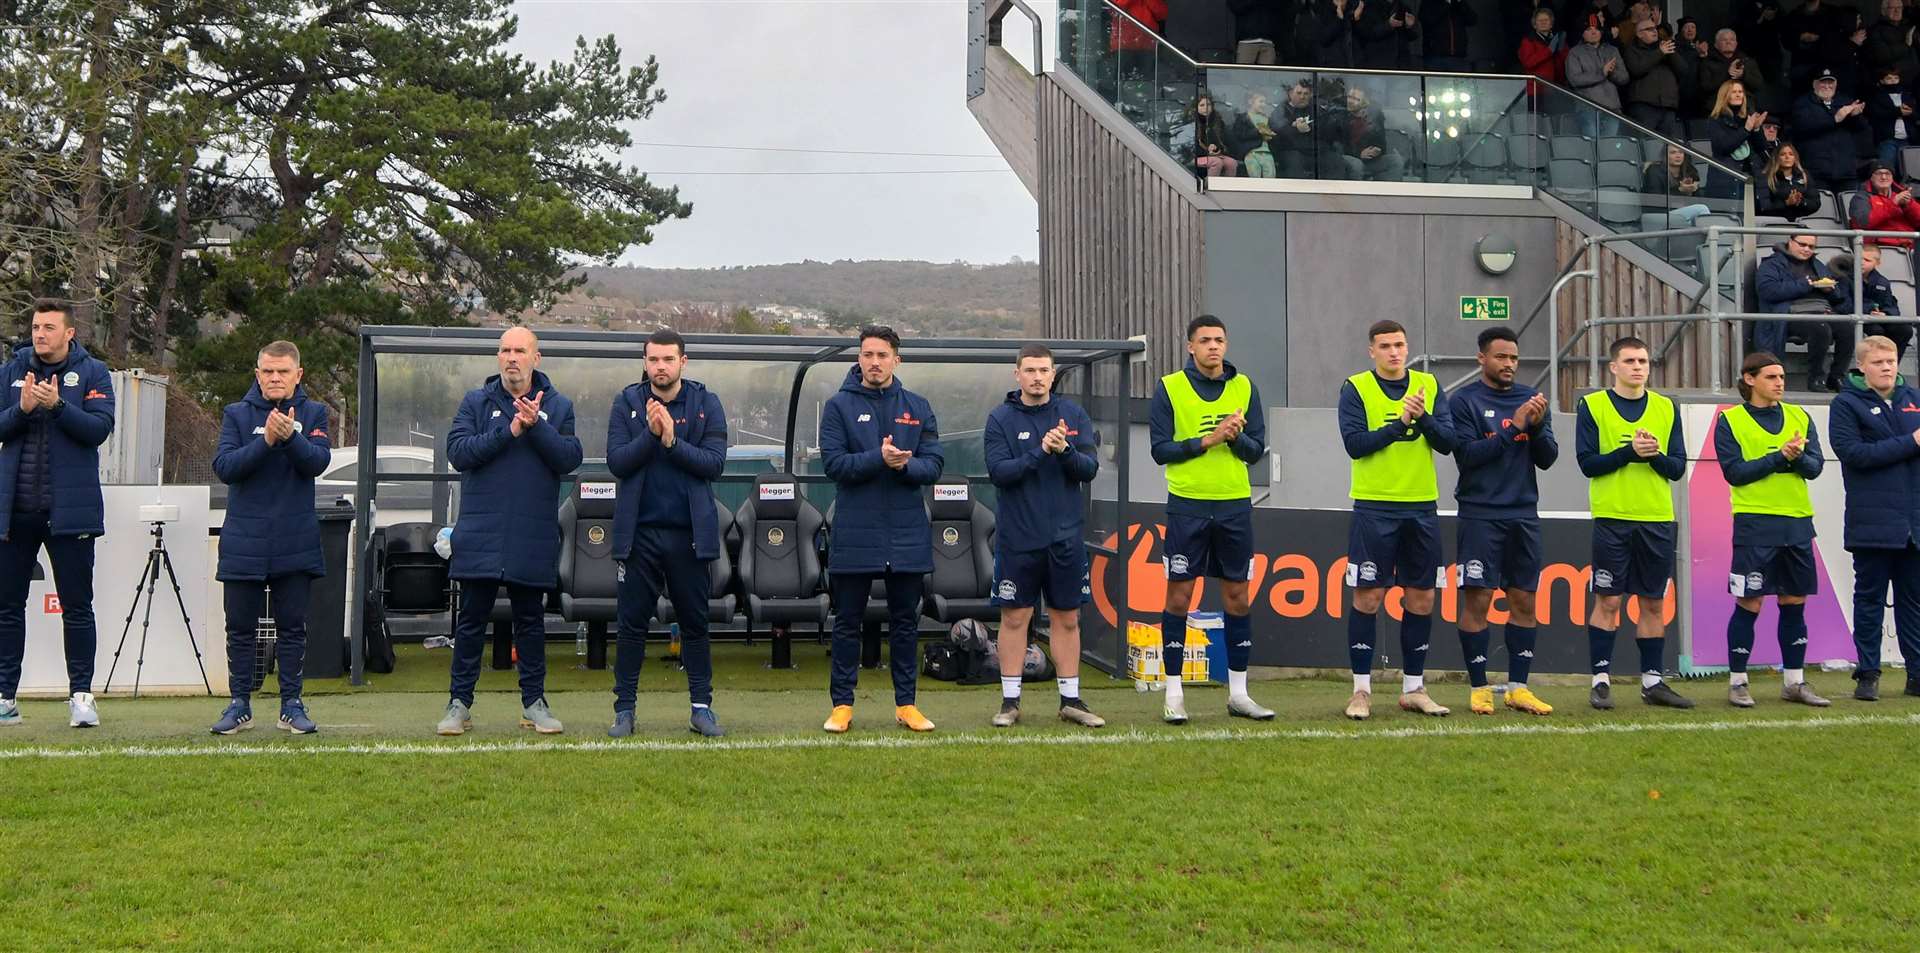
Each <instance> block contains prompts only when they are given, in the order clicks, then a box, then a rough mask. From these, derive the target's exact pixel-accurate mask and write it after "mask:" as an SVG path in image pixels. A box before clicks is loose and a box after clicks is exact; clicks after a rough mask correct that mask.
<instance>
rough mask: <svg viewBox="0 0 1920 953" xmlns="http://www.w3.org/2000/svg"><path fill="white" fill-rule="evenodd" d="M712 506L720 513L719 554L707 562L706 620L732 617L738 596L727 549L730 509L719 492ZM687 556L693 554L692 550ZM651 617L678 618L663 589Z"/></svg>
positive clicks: (669, 619) (731, 559) (663, 619)
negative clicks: (734, 590)
mask: <svg viewBox="0 0 1920 953" xmlns="http://www.w3.org/2000/svg"><path fill="white" fill-rule="evenodd" d="M713 508H714V511H715V513H716V514H717V515H718V517H719V523H718V524H717V525H718V526H719V529H720V556H719V557H718V558H716V559H714V560H712V561H710V562H708V563H707V578H708V583H707V585H708V590H707V596H708V599H707V621H709V622H727V621H730V620H732V619H733V613H734V609H735V608H736V607H737V605H738V600H737V599H736V598H735V597H734V594H733V557H732V556H731V555H729V554H728V552H727V537H728V536H730V535H732V533H733V513H732V512H730V511H729V510H728V509H727V505H726V504H725V503H722V502H720V498H719V497H718V496H716V497H714V498H713ZM688 558H692V556H691V554H689V555H688ZM654 618H657V619H659V620H660V621H661V622H677V621H679V616H678V615H677V614H676V613H675V612H674V611H673V601H672V600H671V599H668V598H667V594H666V592H665V590H664V589H662V591H661V593H660V601H659V604H658V605H657V606H656V608H655V610H654Z"/></svg>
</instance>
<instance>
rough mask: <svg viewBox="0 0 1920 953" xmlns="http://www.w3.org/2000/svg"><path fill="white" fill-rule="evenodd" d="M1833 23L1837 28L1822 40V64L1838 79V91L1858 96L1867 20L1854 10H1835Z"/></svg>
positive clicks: (1865, 43) (1865, 46)
mask: <svg viewBox="0 0 1920 953" xmlns="http://www.w3.org/2000/svg"><path fill="white" fill-rule="evenodd" d="M1832 22H1834V23H1837V24H1839V27H1838V28H1837V29H1832V30H1828V31H1827V34H1826V36H1824V37H1822V38H1821V41H1820V59H1821V62H1822V63H1823V64H1824V65H1825V67H1826V68H1827V69H1830V70H1833V75H1835V76H1837V77H1839V78H1840V90H1841V92H1843V93H1847V94H1849V95H1854V96H1857V95H1858V94H1859V93H1860V85H1859V84H1860V78H1861V76H1862V75H1863V73H1862V70H1863V69H1865V67H1864V66H1863V65H1862V62H1863V60H1864V59H1865V55H1866V49H1867V21H1866V19H1865V18H1864V17H1862V16H1861V15H1860V14H1859V13H1857V12H1855V11H1853V10H1845V9H1835V10H1834V11H1833V21H1832Z"/></svg>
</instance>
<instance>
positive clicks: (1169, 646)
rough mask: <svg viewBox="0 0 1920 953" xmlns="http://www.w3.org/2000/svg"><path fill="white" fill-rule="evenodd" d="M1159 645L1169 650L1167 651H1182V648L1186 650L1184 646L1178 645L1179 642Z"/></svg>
mask: <svg viewBox="0 0 1920 953" xmlns="http://www.w3.org/2000/svg"><path fill="white" fill-rule="evenodd" d="M1160 644H1161V645H1163V646H1165V647H1166V648H1169V649H1184V648H1186V646H1185V645H1184V644H1182V643H1179V642H1162V643H1160Z"/></svg>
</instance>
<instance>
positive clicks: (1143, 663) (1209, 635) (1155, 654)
mask: <svg viewBox="0 0 1920 953" xmlns="http://www.w3.org/2000/svg"><path fill="white" fill-rule="evenodd" d="M1221 626H1222V620H1221V618H1220V615H1219V613H1215V612H1195V613H1193V614H1191V615H1189V616H1188V617H1187V638H1186V650H1185V652H1184V654H1183V657H1182V659H1181V662H1180V681H1181V683H1182V684H1190V685H1198V684H1205V683H1206V682H1209V681H1212V680H1213V679H1212V676H1211V674H1210V672H1209V665H1208V659H1207V647H1208V646H1209V645H1211V644H1212V640H1213V638H1214V637H1217V636H1218V635H1219V633H1220V629H1221ZM1166 674H1167V670H1166V668H1165V667H1164V666H1163V665H1162V664H1161V658H1160V627H1159V626H1157V625H1153V624H1150V623H1146V622H1128V623H1127V677H1129V678H1131V679H1133V680H1134V681H1136V682H1147V683H1152V682H1158V681H1163V680H1165V678H1166Z"/></svg>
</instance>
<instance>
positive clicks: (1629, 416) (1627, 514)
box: [1575, 337, 1693, 710]
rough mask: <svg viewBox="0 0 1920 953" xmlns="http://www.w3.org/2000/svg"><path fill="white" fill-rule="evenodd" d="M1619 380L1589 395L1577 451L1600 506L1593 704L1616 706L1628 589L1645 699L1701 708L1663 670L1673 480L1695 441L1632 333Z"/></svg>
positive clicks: (1591, 620)
mask: <svg viewBox="0 0 1920 953" xmlns="http://www.w3.org/2000/svg"><path fill="white" fill-rule="evenodd" d="M1609 351H1610V353H1611V354H1612V360H1611V361H1610V362H1609V363H1608V365H1607V367H1608V370H1609V371H1610V372H1611V373H1612V374H1613V386H1612V387H1611V388H1609V389H1607V390H1602V391H1595V392H1593V393H1591V394H1588V395H1587V396H1586V397H1585V398H1583V399H1582V400H1581V401H1580V404H1579V406H1578V408H1577V409H1576V416H1575V423H1576V426H1575V431H1576V437H1575V453H1576V456H1578V457H1579V460H1580V472H1581V473H1583V474H1585V475H1586V477H1587V479H1588V480H1590V481H1592V482H1591V483H1589V484H1588V501H1589V508H1590V509H1591V510H1592V512H1593V579H1592V582H1591V583H1590V584H1589V588H1590V589H1591V590H1592V592H1593V594H1594V597H1595V598H1594V602H1593V611H1592V613H1591V614H1590V615H1589V616H1588V618H1587V646H1588V652H1589V658H1590V659H1591V662H1592V667H1593V689H1592V691H1591V692H1589V694H1588V696H1587V701H1588V703H1589V704H1591V705H1592V706H1593V707H1595V708H1598V709H1602V710H1605V709H1610V708H1612V707H1613V688H1612V677H1611V670H1612V668H1613V638H1614V633H1615V632H1616V631H1617V630H1618V629H1619V627H1620V609H1621V606H1622V604H1623V603H1624V602H1625V601H1626V597H1627V596H1630V595H1631V596H1637V597H1639V600H1640V622H1639V632H1638V638H1637V639H1636V640H1635V641H1636V642H1637V643H1638V644H1639V647H1640V700H1641V701H1643V702H1646V703H1647V704H1649V705H1662V706H1666V707H1669V708H1692V707H1693V701H1692V699H1689V698H1686V697H1685V696H1682V695H1681V694H1680V693H1678V692H1676V691H1674V690H1673V688H1672V687H1671V686H1669V685H1668V684H1667V683H1666V682H1665V681H1664V680H1663V679H1661V677H1660V666H1661V661H1662V659H1663V657H1664V656H1665V653H1666V645H1667V624H1666V618H1665V616H1664V615H1663V613H1664V612H1665V610H1666V600H1667V583H1668V581H1669V580H1671V579H1672V578H1673V559H1674V523H1673V486H1672V485H1673V483H1674V482H1676V481H1678V480H1680V479H1682V478H1684V477H1685V476H1686V474H1687V456H1686V449H1687V444H1686V438H1685V436H1684V435H1683V434H1682V433H1681V432H1680V415H1679V413H1677V412H1676V410H1675V408H1674V406H1673V401H1671V400H1669V399H1667V397H1666V396H1665V395H1662V394H1656V393H1654V392H1653V391H1650V390H1648V389H1647V375H1648V373H1649V372H1650V370H1651V369H1652V352H1651V351H1649V350H1648V349H1647V342H1645V341H1642V340H1640V339H1639V338H1635V337H1624V338H1621V339H1620V340H1618V341H1615V342H1613V346H1612V347H1611V348H1610V349H1609Z"/></svg>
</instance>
